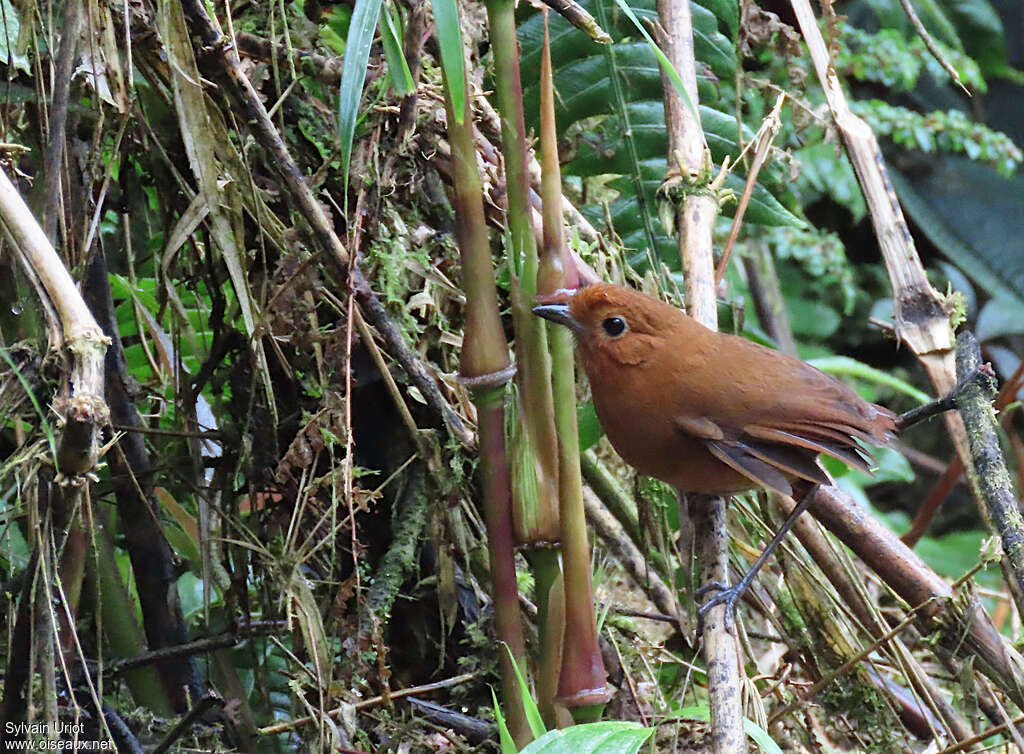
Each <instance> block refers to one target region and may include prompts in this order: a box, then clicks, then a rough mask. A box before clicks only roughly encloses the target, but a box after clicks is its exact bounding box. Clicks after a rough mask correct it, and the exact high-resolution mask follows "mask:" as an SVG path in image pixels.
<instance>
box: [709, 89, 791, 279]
mask: <svg viewBox="0 0 1024 754" xmlns="http://www.w3.org/2000/svg"><path fill="white" fill-rule="evenodd" d="M785 101H786V94H785V92H783V93H782V94H780V95H779V97H778V99H776V100H775V107H773V108H772V111H771V112H770V113H768V117H767V118H765V119H764V122H763V123H762V124H761V128H760V129H758V132H757V151H756V152H755V153H754V162H753V164H752V165H751V166H750V170H749V172H748V173H747V183H746V185H745V186H744V187H743V195H742V196H741V197H740V201H739V204H737V205H736V214H734V215H733V218H732V227H731V228H730V229H729V240H728V241H726V242H725V250H724V251H722V258H721V259H720V260H719V262H718V269H716V270H715V289H716V290H717V289H718V284H719V283H720V282H722V277H723V276H724V275H725V270H726V268H728V266H729V257H730V256H731V255H732V248H733V246H735V245H736V237H737V236H738V235H739V234H740V226H741V225H742V224H743V216H744V215H745V214H746V212H747V205H748V204H750V197H751V196H753V194H754V186H755V185H757V174H758V173H760V172H761V167H762V166H763V165H764V161H765V159H766V158H767V157H768V150H769V148H771V145H772V142H773V141H775V136H776V134H778V133H779V129H780V128H781V127H782V121H781V120H780V119H779V114H780V113H781V112H782V105H783V103H784V102H785Z"/></svg>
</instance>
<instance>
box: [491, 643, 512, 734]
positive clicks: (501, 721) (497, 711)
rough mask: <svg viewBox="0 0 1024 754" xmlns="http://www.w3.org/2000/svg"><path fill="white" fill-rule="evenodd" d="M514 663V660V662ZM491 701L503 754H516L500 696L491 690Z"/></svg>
mask: <svg viewBox="0 0 1024 754" xmlns="http://www.w3.org/2000/svg"><path fill="white" fill-rule="evenodd" d="M513 662H514V660H513ZM491 701H492V702H494V719H495V720H496V721H497V723H498V740H499V741H501V754H516V742H515V741H514V740H512V734H511V733H509V730H508V725H507V724H506V723H505V716H504V715H503V714H501V705H500V704H498V696H497V694H495V693H494V689H493V688H492V689H491Z"/></svg>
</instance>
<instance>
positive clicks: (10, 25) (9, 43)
mask: <svg viewBox="0 0 1024 754" xmlns="http://www.w3.org/2000/svg"><path fill="white" fill-rule="evenodd" d="M20 33H21V19H20V18H19V16H18V9H17V8H15V7H14V4H13V3H12V2H11V0H0V60H2V61H3V62H4V63H5V64H7V63H8V61H9V62H10V63H11V65H12V66H13V67H14V68H20V69H21V70H23V71H24V72H25V73H29V72H30V71H31V69H30V68H29V64H28V58H27V57H26V56H25V54H24V52H21V51H19V50H18V49H17V43H18V35H19V34H20Z"/></svg>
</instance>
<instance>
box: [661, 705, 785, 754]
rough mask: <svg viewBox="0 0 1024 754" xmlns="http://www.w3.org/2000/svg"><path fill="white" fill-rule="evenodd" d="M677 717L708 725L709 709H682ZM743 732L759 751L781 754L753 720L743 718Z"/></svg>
mask: <svg viewBox="0 0 1024 754" xmlns="http://www.w3.org/2000/svg"><path fill="white" fill-rule="evenodd" d="M675 715H676V716H677V717H680V718H682V719H684V720H698V721H700V722H704V723H709V722H711V708H710V707H708V705H706V704H699V705H695V706H693V707H683V708H682V709H679V710H677V711H676V712H675ZM743 732H744V733H746V734H747V735H748V736H749V737H750V738H752V739H754V743H756V744H757V745H758V746H759V747H760V748H761V751H763V752H766V753H767V754H782V749H781V748H779V745H778V744H777V743H775V741H774V740H773V739H772V737H771V736H769V735H768V733H767V732H766V731H765V729H764V728H762V727H761V726H759V725H758V724H757V723H755V722H754V721H753V720H748V719H747V718H743Z"/></svg>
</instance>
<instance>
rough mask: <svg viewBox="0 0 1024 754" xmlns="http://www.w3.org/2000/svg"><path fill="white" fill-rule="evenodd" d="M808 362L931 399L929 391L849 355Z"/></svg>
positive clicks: (922, 400) (919, 398)
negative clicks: (925, 391) (926, 391)
mask: <svg viewBox="0 0 1024 754" xmlns="http://www.w3.org/2000/svg"><path fill="white" fill-rule="evenodd" d="M807 363H808V364H810V365H811V366H812V367H817V368H818V369H820V370H821V371H823V372H825V373H827V374H832V375H839V374H841V375H844V376H846V377H854V378H855V379H859V380H865V381H867V382H874V383H875V384H877V385H885V386H886V387H890V388H892V389H894V390H898V391H899V392H901V393H903V394H904V395H909V396H910V397H911V398H913V399H914V400H915V401H917V402H918V403H928V401H930V400H931V398H929V397H928V394H927V393H923V392H921V391H920V390H918V389H917V388H916V387H914V386H913V385H911V384H910V383H907V382H904V381H903V380H901V379H899V378H898V377H893V376H892V375H891V374H889V373H888V372H883V371H881V370H880V369H875V368H874V367H870V366H868V365H867V364H864V363H863V362H860V361H857V360H856V359H851V358H850V357H849V356H826V357H823V358H820V359H811V360H810V361H808V362H807Z"/></svg>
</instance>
